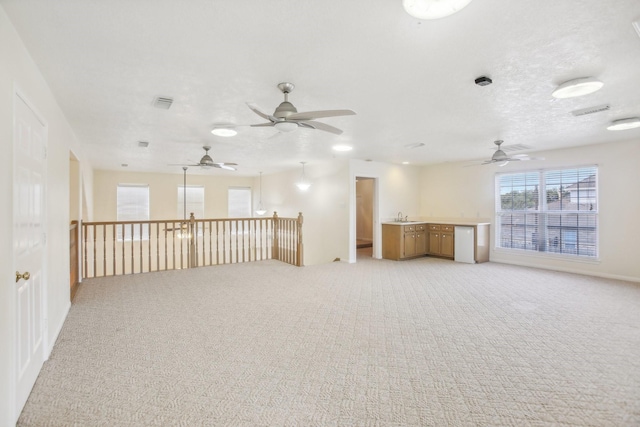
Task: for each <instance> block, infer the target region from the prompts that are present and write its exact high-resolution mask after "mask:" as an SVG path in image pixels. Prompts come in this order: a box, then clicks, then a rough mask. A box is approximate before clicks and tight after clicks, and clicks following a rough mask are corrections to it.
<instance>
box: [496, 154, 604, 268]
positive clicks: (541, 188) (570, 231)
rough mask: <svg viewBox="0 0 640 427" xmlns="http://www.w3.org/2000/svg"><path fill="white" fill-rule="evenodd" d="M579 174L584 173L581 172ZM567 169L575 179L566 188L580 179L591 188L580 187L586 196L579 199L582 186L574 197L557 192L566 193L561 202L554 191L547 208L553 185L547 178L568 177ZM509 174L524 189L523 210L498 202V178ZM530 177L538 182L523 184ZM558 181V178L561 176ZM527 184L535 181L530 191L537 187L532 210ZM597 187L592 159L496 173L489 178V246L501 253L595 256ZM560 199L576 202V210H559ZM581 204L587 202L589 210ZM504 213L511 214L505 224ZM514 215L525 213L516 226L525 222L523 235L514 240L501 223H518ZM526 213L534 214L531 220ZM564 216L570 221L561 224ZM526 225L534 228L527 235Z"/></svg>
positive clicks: (574, 257) (587, 259)
mask: <svg viewBox="0 0 640 427" xmlns="http://www.w3.org/2000/svg"><path fill="white" fill-rule="evenodd" d="M581 173H584V174H585V175H581ZM571 174H575V179H576V181H574V182H573V183H572V184H570V185H567V186H566V187H565V191H566V189H568V188H569V187H571V186H573V185H575V184H578V183H581V182H585V181H586V183H587V184H588V185H590V184H591V182H593V187H591V186H589V187H587V188H586V189H585V190H584V191H585V192H586V194H585V195H584V196H583V197H585V199H584V201H582V200H581V196H580V193H581V192H582V190H580V189H579V188H578V198H577V199H576V200H575V201H574V198H573V195H572V194H571V191H566V192H565V191H560V193H565V194H566V193H569V194H568V195H566V196H565V197H568V200H565V201H563V200H562V194H559V197H558V199H555V200H552V201H551V203H554V202H555V203H556V204H558V206H557V207H556V208H554V209H550V208H549V206H548V203H549V200H548V191H550V190H552V189H553V187H550V186H551V185H553V184H549V182H551V183H554V182H556V183H557V181H554V177H557V176H569V175H571ZM509 176H511V177H514V178H515V177H519V178H520V181H519V187H521V188H523V193H524V194H523V195H524V199H522V200H524V203H525V205H524V207H523V209H511V210H509V209H504V208H503V206H502V205H503V198H502V196H503V193H502V192H501V190H504V188H505V186H504V185H503V182H502V179H503V178H505V177H509ZM533 176H535V177H536V178H537V185H536V184H533V185H527V184H526V178H527V177H533ZM581 176H584V178H581ZM592 177H593V178H592ZM556 179H557V178H556ZM560 182H562V179H561V180H560ZM523 183H524V184H523ZM512 186H513V184H512ZM530 186H535V191H537V200H535V201H534V202H535V209H533V210H532V209H531V207H529V208H527V206H528V204H527V201H529V199H527V194H526V193H527V187H530ZM507 188H508V187H507ZM561 189H562V184H561V183H560V185H559V188H558V190H561ZM599 191H600V188H599V168H598V165H594V164H590V165H580V166H568V167H554V168H545V169H535V170H523V171H512V172H504V173H496V175H495V183H494V197H495V199H494V215H495V216H494V224H495V232H494V237H495V240H494V245H493V247H494V250H495V251H497V252H503V253H512V254H516V253H517V254H521V255H522V254H527V255H531V256H540V257H549V258H563V259H570V260H575V261H583V262H590V261H591V262H593V261H596V262H597V261H599V260H600V247H599V242H600V238H599V237H600V236H599V233H600V215H599V209H600V206H599V204H600V201H599ZM512 192H513V190H512ZM504 194H508V193H504ZM522 200H521V202H522ZM590 200H592V201H590ZM565 204H566V205H567V206H571V204H575V205H576V209H564V208H563V206H564V205H565ZM582 205H584V206H585V209H580V207H581V206H582ZM586 206H589V209H588V210H587V208H586ZM509 216H511V220H512V222H511V224H508V223H505V221H504V218H507V217H509ZM514 216H516V217H517V216H520V219H522V217H524V223H522V224H521V225H520V226H521V227H522V226H524V232H523V233H522V234H523V235H524V237H523V238H522V239H520V240H514V238H513V233H512V234H511V237H510V238H506V239H505V238H504V234H503V233H504V231H505V230H504V227H505V226H507V227H508V226H509V225H511V226H512V227H513V226H514V225H517V224H515V222H514V221H513V219H514V218H513V217H514ZM527 216H532V217H535V218H532V219H534V220H533V221H531V222H527V220H528V218H527ZM567 220H574V221H575V225H571V224H566V225H565V223H564V222H565V221H567ZM528 226H531V227H532V228H533V229H534V230H535V231H533V232H532V233H531V239H529V238H528V237H527V227H528ZM581 233H582V235H583V236H585V238H583V241H585V242H586V243H585V244H584V245H580V244H579V242H580V238H579V236H580V234H581ZM504 242H506V243H507V245H504ZM517 246H520V247H517Z"/></svg>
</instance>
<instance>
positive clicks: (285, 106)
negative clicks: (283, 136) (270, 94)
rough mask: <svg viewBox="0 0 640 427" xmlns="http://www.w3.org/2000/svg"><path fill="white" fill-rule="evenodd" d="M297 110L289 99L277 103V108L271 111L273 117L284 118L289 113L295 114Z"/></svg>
mask: <svg viewBox="0 0 640 427" xmlns="http://www.w3.org/2000/svg"><path fill="white" fill-rule="evenodd" d="M297 112H298V110H296V107H294V106H293V104H292V103H290V102H289V101H283V102H281V103H280V105H278V108H276V111H275V112H274V113H273V117H276V118H278V119H286V118H287V117H289V116H290V115H291V114H295V113H297Z"/></svg>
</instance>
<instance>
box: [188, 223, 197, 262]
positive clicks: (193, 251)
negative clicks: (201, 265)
mask: <svg viewBox="0 0 640 427" xmlns="http://www.w3.org/2000/svg"><path fill="white" fill-rule="evenodd" d="M195 225H196V219H195V217H194V216H193V212H191V214H190V216H189V250H188V251H187V254H189V268H192V267H197V266H198V249H197V247H196V240H195V239H196V227H195Z"/></svg>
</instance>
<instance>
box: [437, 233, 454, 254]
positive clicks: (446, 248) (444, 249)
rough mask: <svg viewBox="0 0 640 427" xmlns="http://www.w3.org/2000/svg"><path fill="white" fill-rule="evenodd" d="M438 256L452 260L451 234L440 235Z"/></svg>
mask: <svg viewBox="0 0 640 427" xmlns="http://www.w3.org/2000/svg"><path fill="white" fill-rule="evenodd" d="M440 237H441V242H440V255H442V256H446V257H451V258H453V233H449V232H446V233H445V232H442V233H440Z"/></svg>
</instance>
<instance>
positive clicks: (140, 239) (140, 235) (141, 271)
mask: <svg viewBox="0 0 640 427" xmlns="http://www.w3.org/2000/svg"><path fill="white" fill-rule="evenodd" d="M138 225H139V227H138V228H139V229H140V234H139V235H138V240H139V241H140V273H143V272H144V269H143V267H142V260H143V258H142V236H143V235H142V233H143V231H142V230H143V229H142V223H140V224H138Z"/></svg>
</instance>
